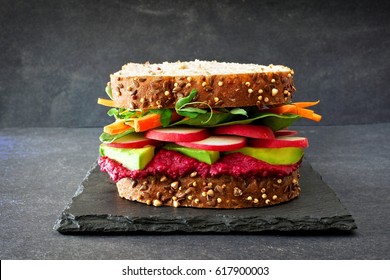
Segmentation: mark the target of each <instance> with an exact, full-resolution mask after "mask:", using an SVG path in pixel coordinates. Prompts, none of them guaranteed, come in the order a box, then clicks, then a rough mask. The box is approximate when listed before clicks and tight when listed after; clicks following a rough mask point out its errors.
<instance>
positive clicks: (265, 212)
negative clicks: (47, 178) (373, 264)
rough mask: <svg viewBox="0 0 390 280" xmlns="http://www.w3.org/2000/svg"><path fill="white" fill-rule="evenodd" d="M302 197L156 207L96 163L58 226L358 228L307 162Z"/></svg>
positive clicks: (111, 229)
mask: <svg viewBox="0 0 390 280" xmlns="http://www.w3.org/2000/svg"><path fill="white" fill-rule="evenodd" d="M300 172H301V179H300V186H301V189H302V192H301V195H300V197H299V198H298V199H295V200H293V201H290V202H288V203H284V204H281V205H277V206H271V207H265V208H250V209H236V210H224V209H194V208H180V207H179V208H173V207H154V206H147V205H145V204H141V203H137V202H131V201H128V200H125V199H122V198H120V197H119V196H118V194H117V190H116V186H115V184H114V183H112V182H110V180H109V178H108V176H107V174H106V173H102V172H101V171H100V168H99V166H98V165H97V163H94V165H93V166H92V167H91V170H90V171H89V172H88V173H87V176H86V177H85V179H84V181H83V182H82V183H81V184H80V186H79V188H78V190H77V192H76V194H75V195H74V197H73V198H72V201H71V203H70V205H68V206H67V207H66V208H65V210H64V211H63V212H62V213H61V214H60V216H59V218H58V219H57V221H56V223H55V225H54V229H55V230H57V231H59V232H61V233H72V234H78V233H105V232H106V233H126V232H260V231H301V230H305V231H309V230H317V231H322V230H342V231H348V230H353V229H356V228H357V227H356V224H355V221H354V219H353V218H352V216H351V214H349V212H348V211H347V210H346V209H345V208H344V206H343V205H342V204H341V203H340V200H339V199H338V198H337V197H336V195H335V193H334V192H333V191H332V190H331V189H330V188H329V186H327V185H326V184H325V182H324V181H322V179H321V176H320V175H319V174H318V173H317V172H316V171H315V170H313V168H312V167H311V166H310V164H309V163H308V162H307V161H304V162H303V164H302V167H301V171H300Z"/></svg>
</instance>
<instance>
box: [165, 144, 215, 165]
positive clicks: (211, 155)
mask: <svg viewBox="0 0 390 280" xmlns="http://www.w3.org/2000/svg"><path fill="white" fill-rule="evenodd" d="M163 149H165V150H171V151H176V152H179V153H182V154H183V155H186V156H188V157H191V158H194V159H196V160H198V161H201V162H204V163H207V164H213V163H214V162H216V161H217V160H218V159H219V152H217V151H206V150H198V149H193V148H187V147H183V146H179V145H175V144H167V145H165V146H164V147H163Z"/></svg>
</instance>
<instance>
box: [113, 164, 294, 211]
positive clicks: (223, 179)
mask: <svg viewBox="0 0 390 280" xmlns="http://www.w3.org/2000/svg"><path fill="white" fill-rule="evenodd" d="M116 185H117V188H118V193H119V196H120V197H122V198H125V199H128V200H132V201H138V202H141V203H146V204H148V205H154V206H173V207H180V206H183V207H197V208H249V207H263V206H270V205H274V204H279V203H282V202H287V201H289V200H292V199H294V198H296V197H298V196H299V194H300V190H301V189H300V187H299V170H298V169H297V170H295V171H293V172H292V173H291V174H290V175H288V176H285V177H278V178H274V177H252V178H244V177H234V176H230V175H221V176H218V177H211V176H210V177H206V178H203V177H201V176H199V175H198V174H197V173H196V172H193V173H191V174H189V175H187V176H184V177H181V178H180V179H176V180H173V179H170V178H169V177H167V176H165V175H154V176H148V177H146V178H143V179H132V178H128V177H127V178H123V179H121V180H119V181H118V182H117V184H116Z"/></svg>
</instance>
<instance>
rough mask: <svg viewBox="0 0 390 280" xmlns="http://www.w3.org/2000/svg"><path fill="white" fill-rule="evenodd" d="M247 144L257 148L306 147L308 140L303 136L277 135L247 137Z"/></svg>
mask: <svg viewBox="0 0 390 280" xmlns="http://www.w3.org/2000/svg"><path fill="white" fill-rule="evenodd" d="M248 145H249V146H252V147H257V148H287V147H297V148H307V147H309V142H308V141H307V138H305V137H294V136H279V137H276V138H275V139H248Z"/></svg>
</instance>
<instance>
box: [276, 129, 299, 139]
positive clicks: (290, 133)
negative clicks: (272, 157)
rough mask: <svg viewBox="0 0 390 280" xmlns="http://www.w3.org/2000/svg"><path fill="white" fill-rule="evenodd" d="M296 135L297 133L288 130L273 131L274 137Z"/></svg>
mask: <svg viewBox="0 0 390 280" xmlns="http://www.w3.org/2000/svg"><path fill="white" fill-rule="evenodd" d="M295 135H298V131H296V130H289V129H281V130H277V131H275V137H278V136H295Z"/></svg>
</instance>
